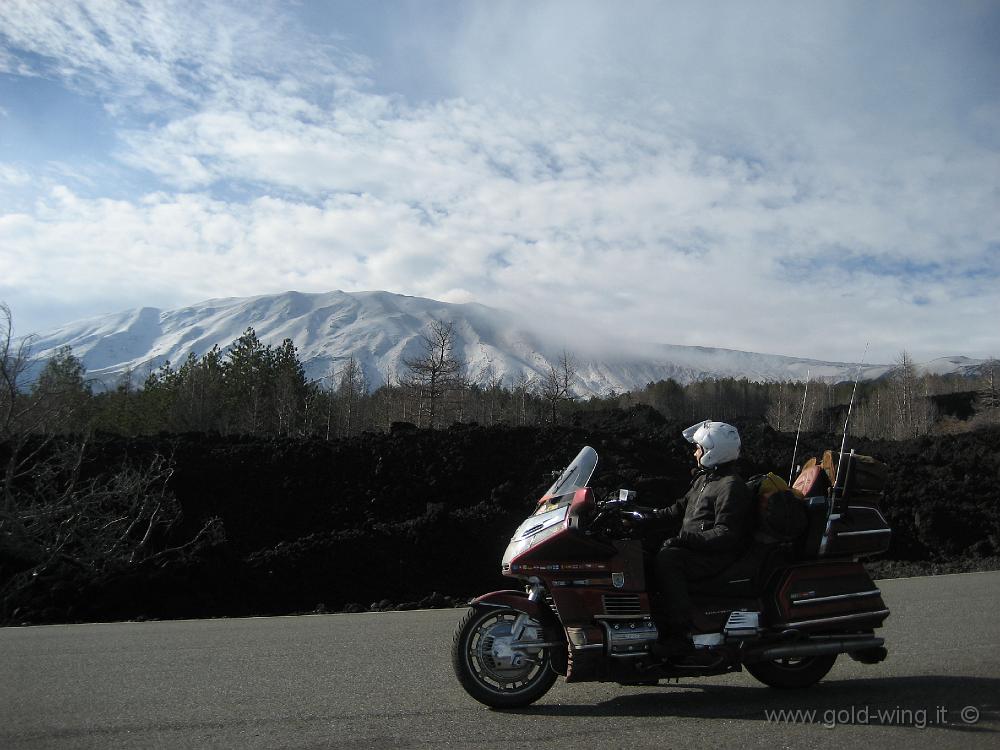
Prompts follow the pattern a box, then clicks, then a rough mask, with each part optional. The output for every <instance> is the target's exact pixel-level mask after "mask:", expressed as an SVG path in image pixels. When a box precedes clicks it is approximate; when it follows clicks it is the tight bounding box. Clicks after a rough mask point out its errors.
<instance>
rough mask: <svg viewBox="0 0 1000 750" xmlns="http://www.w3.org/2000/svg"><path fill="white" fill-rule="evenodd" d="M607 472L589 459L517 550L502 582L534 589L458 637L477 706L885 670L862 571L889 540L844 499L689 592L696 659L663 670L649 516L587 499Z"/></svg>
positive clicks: (878, 616) (812, 500)
mask: <svg viewBox="0 0 1000 750" xmlns="http://www.w3.org/2000/svg"><path fill="white" fill-rule="evenodd" d="M597 460H598V456H597V452H596V451H595V450H594V449H593V448H591V447H589V446H587V447H584V448H583V450H581V451H580V453H579V455H577V457H576V458H575V459H574V460H573V461H572V463H570V465H569V466H568V467H567V468H566V469H565V470H564V471H562V473H561V474H560V475H559V477H558V478H557V479H556V481H555V482H554V483H553V485H552V486H551V487H550V488H549V489H548V491H547V492H546V493H545V494H544V495H543V496H542V497H541V499H539V500H538V502H537V506H536V507H535V510H534V512H533V513H532V514H531V515H530V516H529V517H528V518H527V519H526V520H525V521H524V522H523V523H522V524H521V525H520V526H519V527H518V528H517V531H516V532H515V533H514V536H513V537H512V538H511V540H510V544H509V545H508V546H507V550H506V552H505V553H504V556H503V561H502V573H503V575H505V576H510V577H513V578H517V579H520V580H521V581H523V582H524V589H523V590H517V589H515V590H505V591H494V592H492V593H489V594H485V595H483V596H480V597H478V598H477V599H474V600H473V601H472V602H471V606H470V609H469V612H468V614H467V615H466V616H465V617H464V619H463V620H462V621H461V622H460V623H459V626H458V629H457V630H456V632H455V637H454V642H453V647H452V663H453V666H454V669H455V674H456V676H457V677H458V681H459V682H460V683H461V685H462V687H463V688H465V690H466V691H467V692H468V693H469V695H471V696H472V697H473V698H475V699H476V700H478V701H480V702H481V703H484V704H486V705H487V706H491V707H493V708H517V707H521V706H526V705H528V704H530V703H533V702H534V701H536V700H538V699H539V698H541V697H542V696H543V695H545V693H546V692H547V691H548V690H549V688H551V687H552V685H553V684H554V682H555V681H556V679H557V678H558V676H560V675H561V676H563V677H565V679H566V682H567V683H573V682H591V681H602V682H616V683H619V684H622V685H655V684H657V683H658V682H659V680H661V679H665V678H679V677H696V676H708V675H720V674H726V673H729V672H738V671H740V670H741V669H742V668H743V667H746V669H747V671H748V672H750V674H751V675H753V676H754V677H755V678H757V679H758V680H760V681H761V682H763V683H765V684H766V685H769V686H772V687H776V688H801V687H807V686H809V685H812V684H814V683H816V682H818V681H819V680H820V679H822V678H823V677H824V676H825V675H826V674H827V672H829V671H830V669H831V667H832V666H833V664H834V662H835V660H836V659H837V656H838V655H839V654H844V653H846V654H848V655H849V656H850V657H852V658H853V659H855V660H856V661H859V662H862V663H865V664H875V663H878V662H880V661H882V660H883V659H884V658H885V657H886V655H887V651H886V649H885V646H884V639H882V638H879V637H876V636H875V635H874V630H875V629H876V628H878V627H880V626H881V625H882V623H883V621H884V620H885V619H886V617H887V616H888V615H889V610H888V609H887V607H886V605H885V602H884V601H883V600H882V595H881V592H880V591H879V589H878V587H877V586H876V585H875V584H874V582H873V581H872V579H871V578H870V577H869V575H868V573H867V572H866V571H865V569H864V567H863V565H862V564H861V563H860V562H859V561H858V559H859V558H860V557H864V556H867V555H873V554H878V553H880V552H883V551H885V550H886V549H888V544H889V537H890V534H891V532H890V530H889V527H888V524H887V523H886V521H885V518H884V517H883V516H882V514H881V512H880V511H879V509H878V507H877V504H876V503H872V502H870V501H868V500H867V499H866V500H865V501H861V500H852V499H851V496H850V493H847V492H845V489H846V487H837V486H833V487H831V488H828V489H827V491H826V492H825V494H823V495H818V496H815V497H806V498H804V499H801V502H802V503H803V504H804V506H805V510H806V514H807V527H806V529H805V531H804V532H803V533H801V534H800V535H799V536H798V537H797V538H795V539H793V540H790V541H786V542H783V543H777V544H775V543H765V542H759V541H755V542H754V543H753V544H752V545H751V546H750V548H749V551H748V552H747V553H746V555H745V556H744V557H743V558H741V559H740V560H738V561H737V562H736V563H734V564H733V565H732V566H731V567H730V568H729V569H727V570H725V571H723V572H722V573H721V574H720V575H717V576H715V577H713V578H711V579H709V580H704V581H698V582H695V583H691V584H690V593H691V598H692V601H693V603H694V611H693V612H692V620H693V623H694V631H695V632H694V634H693V636H692V640H693V646H694V648H693V649H692V651H691V652H690V653H688V654H685V655H683V656H679V657H671V658H660V657H657V656H655V655H654V653H653V648H652V647H653V644H655V643H656V641H657V637H658V631H657V627H656V623H655V620H654V617H653V612H655V611H656V609H655V607H656V606H657V604H658V601H657V599H656V597H657V596H659V595H658V594H656V593H655V591H653V590H652V589H651V587H650V585H649V584H650V583H651V582H652V581H653V578H652V574H651V563H652V557H653V556H652V554H651V550H649V549H644V543H643V532H642V529H643V528H645V527H646V526H645V525H644V523H643V522H644V521H646V520H648V517H649V512H650V509H648V508H645V509H644V508H642V507H640V506H638V505H637V504H636V502H635V501H636V498H635V493H634V492H633V491H629V490H621V491H619V493H618V494H617V496H612V497H611V498H609V499H606V500H604V501H600V502H599V501H597V499H596V498H595V494H594V491H593V490H592V489H591V488H590V487H588V483H589V482H590V479H591V476H592V475H593V473H594V470H595V468H596V466H597ZM647 541H648V540H647Z"/></svg>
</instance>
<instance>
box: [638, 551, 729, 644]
mask: <svg viewBox="0 0 1000 750" xmlns="http://www.w3.org/2000/svg"><path fill="white" fill-rule="evenodd" d="M738 558H739V554H738V553H732V552H721V553H712V552H696V551H694V550H689V549H684V548H683V547H664V548H663V549H661V550H660V551H659V552H658V553H657V554H656V582H657V584H658V585H659V588H660V594H661V595H662V597H663V606H662V609H661V610H660V611H658V612H657V613H656V614H657V618H656V619H657V620H659V621H661V622H660V624H661V625H662V626H663V627H664V628H666V630H667V635H676V634H682V633H687V632H688V631H689V630H690V628H691V598H690V597H689V596H688V587H687V584H688V581H701V580H704V579H706V578H711V577H712V576H714V575H718V574H719V573H721V572H722V571H723V570H725V569H726V568H728V567H729V566H730V565H732V564H733V563H734V562H735V561H736V560H737V559H738Z"/></svg>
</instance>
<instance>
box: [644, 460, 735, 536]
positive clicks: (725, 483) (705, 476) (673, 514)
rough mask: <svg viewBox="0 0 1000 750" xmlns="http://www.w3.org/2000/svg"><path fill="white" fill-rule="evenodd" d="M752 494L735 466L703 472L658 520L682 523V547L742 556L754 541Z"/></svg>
mask: <svg viewBox="0 0 1000 750" xmlns="http://www.w3.org/2000/svg"><path fill="white" fill-rule="evenodd" d="M752 511H753V504H752V499H751V497H750V490H748V489H747V486H746V483H745V482H744V481H743V479H742V477H740V475H739V474H738V473H737V472H736V469H735V467H734V466H733V464H731V463H730V464H723V465H721V466H717V467H715V468H714V469H702V470H700V471H699V472H698V473H697V475H696V476H695V478H694V481H693V482H692V483H691V489H689V490H688V491H687V494H686V495H684V497H683V498H681V499H680V500H678V501H677V502H676V503H674V504H673V505H671V506H670V507H668V508H661V509H660V510H658V511H657V512H656V516H657V517H658V518H660V519H662V520H672V521H675V522H676V521H678V520H679V521H680V522H681V530H680V532H679V533H678V534H677V540H678V543H679V544H680V546H681V547H687V548H688V549H692V550H701V551H705V552H739V551H742V550H743V549H744V548H745V547H746V545H747V543H748V542H749V540H750V534H751V531H752V528H751V513H752Z"/></svg>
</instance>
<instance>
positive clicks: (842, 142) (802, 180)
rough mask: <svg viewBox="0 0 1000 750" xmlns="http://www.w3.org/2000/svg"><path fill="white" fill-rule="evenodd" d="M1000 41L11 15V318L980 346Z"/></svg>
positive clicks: (704, 18) (196, 10)
mask: <svg viewBox="0 0 1000 750" xmlns="http://www.w3.org/2000/svg"><path fill="white" fill-rule="evenodd" d="M998 38H1000V3H997V2H953V3H938V2H926V3H921V2H900V3H893V2H881V3H852V2H838V3H793V2H785V3H767V2H764V3H724V2H722V3H711V4H706V3H669V2H667V3H665V2H648V3H647V2H630V3H628V4H620V3H609V2H582V1H579V0H578V1H575V2H506V3H496V2H426V1H422V2H372V3H368V2H315V3H312V2H299V3H288V2H275V3H268V2H254V3H233V4H229V5H225V4H222V3H219V2H212V3H190V2H167V1H165V0H157V1H155V2H88V3H79V4H76V3H72V2H70V1H69V0H58V1H55V0H53V1H52V2H45V1H44V0H5V2H3V3H0V300H3V301H5V302H7V303H8V304H9V305H10V306H11V308H12V309H13V312H14V316H15V323H16V325H17V328H18V331H19V332H21V333H28V332H31V331H36V330H43V329H47V328H49V327H52V326H55V325H58V324H60V323H63V322H67V321H69V320H73V319H76V318H79V317H85V316H90V315H97V314H101V313H105V312H115V311H119V310H123V309H126V308H130V307H135V306H140V305H149V306H155V307H161V308H170V307H176V306H181V305H184V304H191V303H194V302H198V301H201V300H204V299H208V298H212V297H224V296H244V295H253V294H263V293H269V292H278V291H284V290H288V289H297V290H299V291H306V292H309V291H328V290H332V289H344V290H347V291H353V290H363V289H387V290H389V291H394V292H399V293H404V294H415V295H422V296H428V297H434V298H438V299H445V300H450V301H468V300H476V301H479V302H483V303H485V304H490V305H496V306H500V307H506V308H511V309H519V310H524V311H528V312H530V313H531V314H532V315H533V316H534V317H535V318H536V319H547V320H548V319H556V318H559V319H561V320H562V324H563V325H570V326H574V325H575V326H578V327H580V328H582V329H585V330H604V331H611V332H614V333H613V335H615V336H620V335H624V336H627V337H632V338H636V339H646V340H656V341H662V342H669V343H677V344H696V345H705V346H724V347H730V348H737V349H747V350H753V351H764V352H777V353H784V354H793V355H800V356H814V357H821V358H825V359H845V360H855V359H857V358H858V357H859V356H860V353H861V352H862V351H863V349H864V345H865V342H866V341H870V342H871V353H870V355H869V359H870V360H875V361H883V362H886V361H891V360H892V359H893V358H894V357H895V356H896V355H897V354H898V352H899V351H900V350H902V349H904V348H905V349H907V350H908V351H910V352H911V353H912V354H913V355H914V356H915V357H917V358H918V359H929V358H932V357H936V356H942V355H950V354H967V355H970V356H991V355H997V354H1000V335H998V333H997V330H998V326H997V320H998V319H1000V292H998V288H1000V46H998V45H997V44H996V39H998ZM595 335H608V334H595Z"/></svg>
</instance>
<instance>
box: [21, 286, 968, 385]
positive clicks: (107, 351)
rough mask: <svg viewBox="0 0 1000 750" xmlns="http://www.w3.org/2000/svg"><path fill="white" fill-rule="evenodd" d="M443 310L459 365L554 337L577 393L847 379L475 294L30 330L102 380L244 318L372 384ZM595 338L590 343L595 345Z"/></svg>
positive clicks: (510, 356)
mask: <svg viewBox="0 0 1000 750" xmlns="http://www.w3.org/2000/svg"><path fill="white" fill-rule="evenodd" d="M435 319H438V320H445V321H452V322H453V323H454V325H455V332H456V334H457V346H456V353H457V354H458V355H460V356H461V357H462V358H464V359H465V360H466V361H468V362H469V363H470V364H469V370H470V374H472V375H473V376H476V375H479V374H481V373H483V372H484V371H485V370H486V369H487V368H488V367H492V368H493V369H494V370H495V371H496V372H497V373H499V374H502V375H503V376H504V377H505V379H506V382H508V383H510V382H512V381H513V380H514V379H515V378H517V377H518V376H519V375H521V374H522V373H523V374H527V375H528V376H531V377H534V378H540V377H542V376H543V375H544V373H545V372H546V371H547V370H548V367H549V365H550V363H552V364H554V363H556V361H557V359H558V356H559V353H560V352H561V351H562V349H563V348H564V347H565V348H566V349H567V350H568V351H569V352H570V353H571V354H572V355H573V356H574V359H575V360H576V370H577V376H578V377H577V383H576V390H577V392H578V393H579V394H581V395H588V394H603V393H607V391H608V390H610V389H614V390H616V391H624V390H630V389H634V388H639V387H642V386H644V385H645V384H646V383H649V382H653V381H657V380H661V379H666V378H673V379H674V380H676V381H678V382H681V383H689V382H691V381H694V380H699V379H704V378H710V377H734V378H742V377H746V378H749V379H751V380H757V381H775V380H787V379H796V380H800V379H803V378H805V377H806V372H807V371H808V372H810V373H811V375H812V377H813V378H819V379H823V380H828V381H834V382H838V381H844V380H853V379H854V378H855V377H857V373H858V368H857V365H853V364H850V363H844V362H821V361H817V360H810V359H801V358H795V357H785V356H779V355H772V354H754V353H752V352H742V351H733V350H729V349H713V348H704V347H690V346H674V345H669V344H649V345H643V346H636V345H634V344H633V345H631V346H629V347H626V346H625V345H622V344H618V343H616V342H614V341H596V342H591V345H589V346H588V345H580V348H576V347H574V346H573V345H572V344H570V343H568V342H566V341H565V340H564V339H563V340H559V341H556V340H554V339H549V338H547V337H546V336H545V335H544V334H542V333H540V332H538V331H537V330H531V328H530V326H529V324H527V323H526V322H525V321H524V320H522V319H520V318H518V317H517V316H516V315H514V314H513V313H511V312H507V311H504V310H498V309H495V308H489V307H485V306H484V305H479V304H475V303H467V304H450V303H446V302H438V301H435V300H431V299H423V298H420V297H407V296H403V295H398V294H391V293H389V292H355V293H348V292H341V291H335V292H328V293H324V294H302V293H299V292H286V293H284V294H275V295H263V296H259V297H248V298H230V299H214V300H208V301H206V302H202V303H200V304H197V305H192V306H190V307H185V308H181V309H178V310H165V311H161V310H158V309H156V308H151V307H144V308H141V309H137V310H130V311H127V312H123V313H117V314H113V315H104V316H101V317H98V318H91V319H88V320H83V321H78V322H75V323H70V324H68V325H65V326H62V327H60V328H58V329H55V330H52V331H48V332H45V333H42V334H40V335H39V336H37V337H36V339H35V342H34V345H33V347H32V349H33V351H34V352H35V354H36V356H37V357H38V358H39V360H44V359H46V358H47V357H49V356H51V355H52V354H53V353H54V352H55V351H56V350H57V349H58V348H59V347H61V346H66V345H68V346H70V347H72V349H73V353H74V354H76V356H78V357H80V358H81V359H82V360H83V363H84V365H85V366H86V368H87V372H88V375H89V376H90V377H92V378H95V379H97V380H100V381H102V382H105V383H113V382H114V381H115V380H116V379H117V378H118V376H120V375H121V373H123V372H124V371H125V370H127V369H131V370H133V371H134V372H135V373H136V375H137V376H138V379H139V380H140V381H141V380H143V379H144V378H145V376H146V374H147V373H148V372H149V371H150V370H151V369H155V368H157V367H159V366H160V365H161V364H163V363H164V362H166V361H170V362H171V363H174V364H179V363H181V362H182V361H183V360H184V359H185V358H186V357H187V355H188V353H189V352H194V353H195V354H196V355H201V354H204V353H205V352H206V351H208V350H209V349H211V348H212V346H215V345H217V346H219V347H220V348H221V349H223V350H224V349H225V348H226V347H227V346H229V345H230V344H231V343H232V342H233V341H234V340H235V339H236V338H238V337H239V336H240V335H241V334H242V333H243V331H245V330H246V328H247V327H248V326H252V327H253V328H254V330H255V331H256V333H257V336H258V338H260V340H261V341H263V342H264V343H265V344H274V345H276V344H279V343H281V341H282V340H283V339H285V338H290V339H292V340H293V341H294V342H295V345H296V347H297V348H298V352H299V358H300V359H301V360H302V362H303V364H304V365H305V369H306V373H307V375H308V376H309V378H311V379H322V378H327V377H330V376H331V374H332V373H336V372H338V371H339V369H340V368H341V367H342V366H343V363H344V362H346V361H347V359H348V358H349V357H352V356H353V357H354V358H355V359H357V360H358V361H359V362H360V363H361V365H362V368H363V369H364V372H365V375H366V376H367V378H368V381H369V383H370V384H371V386H372V387H373V388H374V387H376V386H377V385H378V384H379V383H384V382H386V378H387V377H389V378H392V377H393V376H394V375H395V374H397V373H402V372H404V370H405V368H404V366H403V363H402V361H403V359H405V358H407V357H414V356H418V355H419V354H420V352H421V341H420V335H421V333H422V331H424V330H426V327H427V325H428V324H429V323H431V322H432V321H434V320H435ZM597 347H601V350H600V353H597V352H598V349H597ZM975 364H977V360H969V359H967V358H964V357H954V358H947V359H941V360H935V361H934V362H931V363H927V365H926V367H927V369H929V370H930V371H932V372H937V373H943V372H953V371H962V370H963V369H965V368H968V367H970V366H974V365H975ZM889 369H890V366H889V365H867V366H865V367H864V368H863V377H864V378H866V379H867V378H877V377H880V376H882V375H884V374H885V373H886V372H888V371H889Z"/></svg>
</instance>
